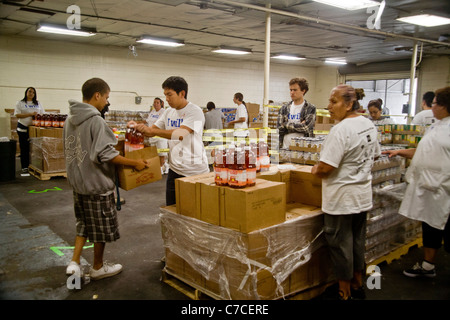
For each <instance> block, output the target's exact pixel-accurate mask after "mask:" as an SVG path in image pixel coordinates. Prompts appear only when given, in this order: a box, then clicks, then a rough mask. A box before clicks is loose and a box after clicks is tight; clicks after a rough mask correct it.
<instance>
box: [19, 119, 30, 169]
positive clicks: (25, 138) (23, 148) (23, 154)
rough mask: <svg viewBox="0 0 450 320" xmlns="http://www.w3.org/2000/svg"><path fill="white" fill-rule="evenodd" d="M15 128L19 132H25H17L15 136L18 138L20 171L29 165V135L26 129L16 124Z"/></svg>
mask: <svg viewBox="0 0 450 320" xmlns="http://www.w3.org/2000/svg"><path fill="white" fill-rule="evenodd" d="M17 128H18V129H20V130H26V132H22V131H19V130H17V134H18V136H19V146H20V164H21V166H22V169H27V168H28V165H29V164H30V135H29V133H28V127H25V126H24V125H21V124H20V123H18V124H17Z"/></svg>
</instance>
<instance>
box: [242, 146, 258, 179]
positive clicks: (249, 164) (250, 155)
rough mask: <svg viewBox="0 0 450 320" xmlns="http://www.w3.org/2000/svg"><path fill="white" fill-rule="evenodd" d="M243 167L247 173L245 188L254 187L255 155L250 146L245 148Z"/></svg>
mask: <svg viewBox="0 0 450 320" xmlns="http://www.w3.org/2000/svg"><path fill="white" fill-rule="evenodd" d="M244 149H245V167H246V169H245V170H246V173H247V187H251V186H254V185H255V184H256V154H255V153H254V151H253V150H252V149H251V147H250V146H246V147H245V148H244Z"/></svg>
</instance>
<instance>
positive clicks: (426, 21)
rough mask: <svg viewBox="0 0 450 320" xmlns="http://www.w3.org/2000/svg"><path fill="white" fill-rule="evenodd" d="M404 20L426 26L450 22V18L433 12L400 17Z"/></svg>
mask: <svg viewBox="0 0 450 320" xmlns="http://www.w3.org/2000/svg"><path fill="white" fill-rule="evenodd" d="M397 20H400V21H402V22H406V23H412V24H417V25H419V26H424V27H436V26H442V25H446V24H449V23H450V19H448V18H445V17H439V16H434V15H431V14H419V15H416V16H410V17H403V18H398V19H397Z"/></svg>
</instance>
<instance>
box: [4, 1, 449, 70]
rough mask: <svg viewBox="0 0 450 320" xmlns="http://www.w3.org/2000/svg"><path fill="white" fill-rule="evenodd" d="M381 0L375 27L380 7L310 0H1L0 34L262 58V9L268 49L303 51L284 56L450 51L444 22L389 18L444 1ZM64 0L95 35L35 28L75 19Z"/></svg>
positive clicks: (439, 10) (442, 6) (374, 57)
mask: <svg viewBox="0 0 450 320" xmlns="http://www.w3.org/2000/svg"><path fill="white" fill-rule="evenodd" d="M377 1H378V2H381V0H377ZM385 4H386V6H385V8H384V11H383V13H382V15H381V19H380V28H379V29H377V28H374V26H373V22H374V18H375V16H376V11H375V10H374V8H379V7H374V8H369V9H360V10H354V11H348V10H344V9H339V8H336V7H333V6H329V5H325V4H321V3H317V2H315V1H311V0H271V1H269V0H266V1H264V0H259V1H258V0H254V1H250V0H234V1H226V0H223V1H222V0H40V1H30V0H10V1H1V2H0V35H14V36H24V37H32V38H38V39H39V38H45V39H52V40H58V41H61V42H67V41H71V42H78V43H87V44H95V45H102V46H118V47H123V48H124V51H127V52H128V51H132V52H134V53H135V55H136V58H137V59H138V58H139V52H141V51H143V50H154V51H158V52H168V53H169V52H170V53H176V54H181V55H191V56H196V57H199V58H201V57H205V58H208V59H214V58H216V59H239V60H247V61H259V62H263V61H264V52H265V41H266V16H267V13H266V12H267V11H269V12H270V27H271V28H270V30H271V32H270V38H271V46H270V52H271V54H272V55H273V54H290V55H299V56H303V57H305V58H306V60H302V61H296V62H289V63H295V64H299V65H305V66H318V65H322V64H323V61H324V60H325V59H327V58H341V59H345V60H346V61H347V62H348V63H350V64H354V65H357V66H359V65H363V64H367V63H371V62H380V61H388V60H402V59H410V58H411V56H412V48H413V47H414V43H415V41H417V43H418V44H419V48H422V53H423V57H427V56H432V55H450V39H449V38H450V25H445V26H441V27H420V26H417V25H413V24H408V23H404V22H400V21H398V20H396V18H397V17H401V16H409V15H413V14H417V13H430V14H437V15H440V16H445V17H448V18H449V17H450V1H448V0H426V1H425V0H386V2H385ZM71 5H76V6H78V7H79V9H80V15H79V17H80V20H79V21H80V22H81V27H82V28H94V29H96V31H97V33H96V35H95V36H92V37H86V38H85V37H71V36H66V35H55V34H48V33H42V32H37V31H36V29H37V28H36V26H37V25H38V24H39V23H41V24H43V23H50V24H57V25H63V26H65V25H67V22H68V21H69V22H72V23H73V22H74V21H76V20H74V19H75V18H76V17H75V16H73V15H72V14H73V11H70V13H67V8H68V7H69V6H71ZM74 17H75V18H74ZM146 35H148V36H155V37H160V38H171V39H176V40H182V41H184V43H185V45H184V46H182V47H177V48H167V47H156V46H152V45H148V44H142V43H137V42H136V40H137V39H139V38H141V37H142V36H146ZM133 46H134V47H133ZM219 46H229V47H238V48H245V49H250V50H251V51H252V54H249V55H245V56H231V57H230V56H219V55H218V54H217V53H213V52H212V49H214V48H217V47H219ZM273 62H275V61H274V60H273V59H272V63H273Z"/></svg>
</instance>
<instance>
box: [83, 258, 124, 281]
mask: <svg viewBox="0 0 450 320" xmlns="http://www.w3.org/2000/svg"><path fill="white" fill-rule="evenodd" d="M121 271H122V265H121V264H118V263H117V264H114V263H107V262H104V263H103V266H102V267H101V268H100V269H98V270H95V269H94V268H91V270H90V272H89V273H90V277H91V279H92V280H100V279H103V278H107V277H112V276H115V275H116V274H118V273H120V272H121Z"/></svg>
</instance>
